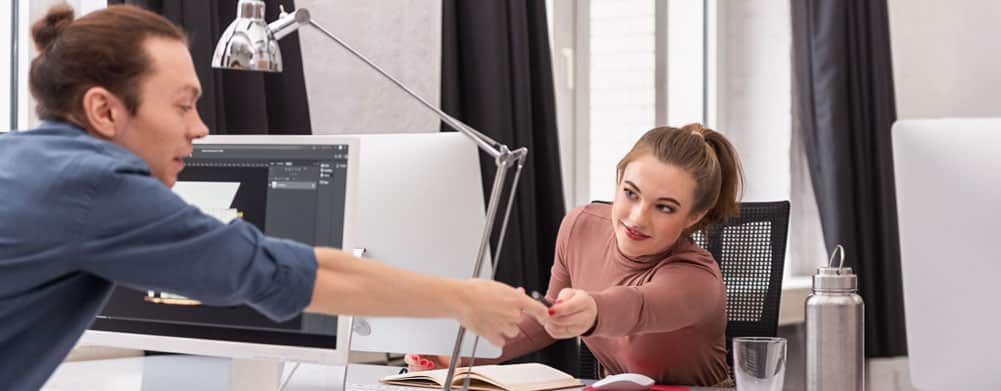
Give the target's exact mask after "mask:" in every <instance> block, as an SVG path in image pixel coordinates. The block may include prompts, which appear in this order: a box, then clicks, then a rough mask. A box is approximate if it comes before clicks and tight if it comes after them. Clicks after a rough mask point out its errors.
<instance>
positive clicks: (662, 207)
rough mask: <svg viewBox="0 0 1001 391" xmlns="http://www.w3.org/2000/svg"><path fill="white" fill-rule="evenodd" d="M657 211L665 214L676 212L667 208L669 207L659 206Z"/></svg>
mask: <svg viewBox="0 0 1001 391" xmlns="http://www.w3.org/2000/svg"><path fill="white" fill-rule="evenodd" d="M657 209H658V210H660V211H661V212H664V213H672V212H674V208H672V207H670V206H667V205H657Z"/></svg>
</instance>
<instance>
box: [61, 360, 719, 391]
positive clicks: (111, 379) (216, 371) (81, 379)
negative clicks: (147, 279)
mask: <svg viewBox="0 0 1001 391" xmlns="http://www.w3.org/2000/svg"><path fill="white" fill-rule="evenodd" d="M292 367H294V364H290V365H286V366H285V374H284V375H283V377H282V378H283V379H284V378H285V377H286V376H288V374H289V373H290V372H291V370H292ZM399 370H400V368H399V367H387V366H380V365H360V364H351V365H350V366H349V367H348V375H347V376H348V385H349V388H350V385H351V384H372V383H376V382H378V379H379V378H381V377H383V376H386V375H390V374H395V373H397V372H398V371H399ZM343 373H344V371H343V368H342V367H331V366H323V365H315V364H302V365H300V366H299V369H297V370H296V372H295V374H294V375H293V376H292V381H291V382H289V385H288V387H287V388H286V390H288V391H306V390H311V391H319V390H341V380H342V379H343V377H342V376H343ZM228 389H229V360H227V359H221V358H212V357H199V356H151V357H133V358H118V359H111V360H95V361H77V362H68V363H64V364H62V365H60V366H59V369H57V370H56V372H55V373H54V374H53V375H52V378H50V379H49V381H48V383H46V384H45V386H43V387H42V390H46V391H85V390H95V391H96V390H101V391H139V390H143V391H155V390H191V391H196V390H213V391H217V390H228ZM415 390H425V391H426V390H429V389H427V388H425V389H416V388H415ZM568 390H572V389H568ZM712 390H732V389H727V388H708V387H693V388H692V391H712Z"/></svg>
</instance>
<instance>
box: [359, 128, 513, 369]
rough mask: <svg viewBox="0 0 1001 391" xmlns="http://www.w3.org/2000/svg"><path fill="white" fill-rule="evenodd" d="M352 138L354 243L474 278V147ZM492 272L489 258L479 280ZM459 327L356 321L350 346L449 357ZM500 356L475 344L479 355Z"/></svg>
mask: <svg viewBox="0 0 1001 391" xmlns="http://www.w3.org/2000/svg"><path fill="white" fill-rule="evenodd" d="M357 137H358V138H359V139H360V140H361V149H362V153H361V157H360V162H359V164H360V165H359V178H360V180H359V183H358V219H357V220H356V224H355V246H356V247H358V248H364V249H365V250H366V256H368V257H371V258H374V259H378V260H380V261H382V262H385V263H388V264H392V265H395V266H399V267H402V268H404V269H409V270H413V271H417V272H421V273H427V274H432V275H436V276H442V277H450V278H460V279H465V278H470V277H472V275H473V270H474V266H475V261H476V255H477V250H478V249H479V244H480V239H481V235H482V232H483V227H484V225H485V221H486V218H485V215H484V213H485V207H484V205H485V203H484V201H483V199H484V196H483V186H482V179H481V178H482V176H481V174H480V160H479V150H478V149H477V147H476V144H474V143H473V142H472V141H470V140H469V139H468V138H466V137H465V136H463V135H462V134H460V133H440V132H435V133H411V134H374V135H358V136H357ZM488 255H489V252H488ZM492 275H493V274H492V271H491V264H490V259H489V257H488V258H487V259H486V260H485V261H484V265H483V269H482V273H481V274H480V277H482V278H490V277H491V276H492ZM400 300H407V298H405V297H401V298H400ZM458 330H459V324H458V323H457V322H456V321H454V320H448V319H411V318H358V317H356V318H355V333H354V335H353V336H352V340H351V349H352V350H359V351H370V352H395V353H422V354H437V355H450V354H451V353H452V349H453V346H454V345H455V337H456V334H457V332H458ZM473 338H474V335H473V334H472V333H470V332H467V333H466V338H465V339H464V342H463V344H462V347H463V350H462V354H463V355H464V356H469V355H471V354H472V347H473ZM500 354H501V349H500V348H499V347H497V346H495V345H491V344H490V343H489V342H487V341H486V340H484V339H480V341H479V343H478V345H477V348H476V356H477V357H491V358H493V357H498V356H500Z"/></svg>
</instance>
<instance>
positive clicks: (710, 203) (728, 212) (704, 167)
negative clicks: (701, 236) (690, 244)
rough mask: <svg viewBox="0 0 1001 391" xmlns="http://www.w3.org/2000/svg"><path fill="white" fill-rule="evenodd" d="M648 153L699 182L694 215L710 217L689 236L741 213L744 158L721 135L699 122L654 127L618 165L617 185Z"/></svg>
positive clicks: (696, 188)
mask: <svg viewBox="0 0 1001 391" xmlns="http://www.w3.org/2000/svg"><path fill="white" fill-rule="evenodd" d="M646 154H652V155H653V156H654V157H656V158H657V160H659V161H661V162H663V163H666V164H671V165H675V166H678V167H680V168H682V169H683V170H685V172H687V173H688V174H689V175H691V176H692V178H694V179H695V204H694V205H693V206H692V211H691V213H693V214H697V213H701V212H703V211H706V215H705V216H704V217H703V218H702V220H700V221H699V222H697V223H695V224H694V225H692V227H691V228H689V229H688V230H686V231H685V235H690V234H691V233H692V232H696V231H701V230H704V229H706V228H707V227H709V226H712V225H717V224H720V223H722V222H724V221H726V219H727V218H729V217H731V216H735V215H736V214H737V212H738V211H739V209H740V207H739V205H738V198H739V194H740V192H741V187H742V185H743V179H742V178H743V172H742V169H741V166H740V158H739V156H737V151H736V149H734V147H733V144H730V141H729V140H727V139H726V137H724V136H723V135H722V134H721V133H719V132H717V131H714V130H712V129H708V128H705V127H703V126H702V125H701V124H697V123H696V124H688V125H685V126H683V127H681V128H672V127H668V126H662V127H657V128H653V129H651V130H650V131H648V132H646V134H644V135H643V137H640V139H639V141H637V142H636V145H634V146H633V149H632V150H630V151H629V153H627V154H626V156H625V157H623V158H622V160H620V161H619V164H618V165H616V167H615V169H616V170H615V171H616V175H615V181H616V183H620V182H622V172H623V171H624V170H625V168H626V166H627V165H628V164H629V163H630V162H632V161H633V160H636V159H638V158H640V157H642V156H645V155H646Z"/></svg>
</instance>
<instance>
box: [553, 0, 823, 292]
mask: <svg viewBox="0 0 1001 391" xmlns="http://www.w3.org/2000/svg"><path fill="white" fill-rule="evenodd" d="M551 1H552V6H551V7H550V11H551V13H552V14H553V15H552V17H551V18H552V22H551V23H552V27H551V29H550V30H551V31H552V32H553V52H554V71H555V79H556V96H557V107H558V110H559V111H560V114H559V126H560V143H561V153H562V154H563V161H564V165H567V164H570V165H571V167H564V183H565V187H566V188H568V189H572V191H568V197H567V198H568V200H567V203H568V206H570V207H572V206H575V205H581V204H585V203H587V202H590V201H591V200H610V199H612V195H613V194H614V193H613V190H614V180H615V164H616V163H617V162H618V160H619V159H620V158H621V157H622V156H623V155H625V153H626V152H628V150H629V148H630V147H632V145H633V143H635V141H636V140H637V139H638V138H639V136H640V135H642V134H643V133H644V132H646V131H647V130H649V129H650V128H652V127H654V126H656V125H671V126H681V125H684V124H687V123H691V122H701V123H704V124H706V125H708V126H709V127H711V128H714V129H718V130H720V131H721V132H723V133H724V134H726V135H727V137H728V138H729V139H730V140H731V141H732V142H733V143H734V144H735V146H736V147H737V150H738V151H739V152H740V154H741V159H742V162H743V164H744V173H745V189H744V197H743V200H744V201H764V200H786V199H788V200H790V201H791V203H792V213H791V214H792V217H791V221H790V229H789V232H790V237H789V246H788V248H789V252H788V253H787V255H786V259H787V261H786V264H787V265H789V266H788V267H787V273H790V275H799V274H809V273H811V272H812V270H813V268H814V267H815V266H816V265H818V264H819V263H820V262H821V261H822V260H823V259H826V258H824V256H823V253H824V251H823V240H822V237H821V234H820V224H819V217H818V215H817V209H816V202H815V200H814V198H813V193H812V191H811V190H812V189H811V184H810V183H809V177H808V170H806V168H805V164H806V161H805V159H804V158H803V155H802V147H801V146H800V145H799V144H798V143H799V142H800V140H799V139H798V138H796V137H793V133H792V129H793V128H792V123H793V122H792V121H793V120H792V113H791V108H792V106H791V103H792V98H791V94H792V88H791V80H792V69H791V39H792V36H791V34H792V32H791V19H790V9H789V3H787V2H779V3H774V2H768V4H767V5H766V4H763V3H762V2H759V1H748V2H728V1H719V0H701V1H692V0H655V1H649V0H584V1H576V2H574V1H572V0H551Z"/></svg>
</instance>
